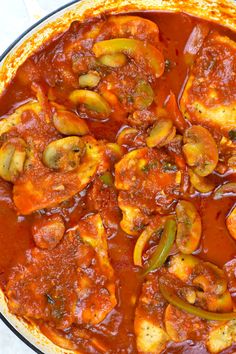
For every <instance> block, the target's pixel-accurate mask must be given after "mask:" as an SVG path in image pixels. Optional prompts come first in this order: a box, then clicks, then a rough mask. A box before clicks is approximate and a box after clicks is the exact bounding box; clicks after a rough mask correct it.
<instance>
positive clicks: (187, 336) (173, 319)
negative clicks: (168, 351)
mask: <svg viewBox="0 0 236 354" xmlns="http://www.w3.org/2000/svg"><path fill="white" fill-rule="evenodd" d="M164 323H165V328H166V332H167V334H168V335H169V336H170V339H171V340H173V341H174V342H183V341H185V340H191V339H195V338H196V335H197V336H199V337H200V336H201V332H203V331H206V329H207V323H206V321H205V320H203V319H201V318H198V317H196V316H193V315H191V314H189V313H187V312H185V311H182V310H180V309H178V308H177V307H175V306H173V305H170V304H169V305H168V306H167V308H166V310H165V315H164Z"/></svg>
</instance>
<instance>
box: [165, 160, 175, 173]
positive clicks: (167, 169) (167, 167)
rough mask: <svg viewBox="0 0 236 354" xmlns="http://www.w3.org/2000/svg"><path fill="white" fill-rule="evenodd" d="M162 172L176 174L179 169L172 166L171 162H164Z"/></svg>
mask: <svg viewBox="0 0 236 354" xmlns="http://www.w3.org/2000/svg"><path fill="white" fill-rule="evenodd" d="M162 170H163V171H164V172H176V171H178V168H177V166H176V165H175V164H172V163H171V162H164V163H163V165H162Z"/></svg>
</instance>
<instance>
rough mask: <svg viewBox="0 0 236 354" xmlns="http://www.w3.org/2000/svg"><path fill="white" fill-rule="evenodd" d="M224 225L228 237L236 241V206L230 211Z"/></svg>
mask: <svg viewBox="0 0 236 354" xmlns="http://www.w3.org/2000/svg"><path fill="white" fill-rule="evenodd" d="M226 225H227V228H228V230H229V233H230V235H231V236H232V237H233V238H234V239H235V240H236V206H235V207H234V208H233V209H232V210H231V212H230V214H229V216H228V217H227V219H226Z"/></svg>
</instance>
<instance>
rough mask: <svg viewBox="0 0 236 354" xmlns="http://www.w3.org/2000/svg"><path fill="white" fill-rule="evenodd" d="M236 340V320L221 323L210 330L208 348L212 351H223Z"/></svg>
mask: <svg viewBox="0 0 236 354" xmlns="http://www.w3.org/2000/svg"><path fill="white" fill-rule="evenodd" d="M235 342H236V320H232V321H229V322H227V323H225V324H221V323H219V324H218V326H217V328H214V329H213V330H211V331H210V333H209V337H208V341H207V349H208V350H209V351H210V353H221V352H222V351H223V350H224V349H226V348H229V347H230V346H231V345H233V344H235Z"/></svg>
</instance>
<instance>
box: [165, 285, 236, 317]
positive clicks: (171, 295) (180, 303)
mask: <svg viewBox="0 0 236 354" xmlns="http://www.w3.org/2000/svg"><path fill="white" fill-rule="evenodd" d="M159 289H160V292H161V294H162V296H163V297H164V299H165V300H167V301H168V302H169V303H170V304H171V305H173V306H175V307H177V308H179V309H180V310H183V311H186V312H187V313H190V314H191V315H195V316H198V317H200V318H202V319H204V320H209V321H230V320H233V319H236V312H225V313H218V312H211V311H206V310H203V309H201V308H199V307H196V306H194V305H191V304H189V303H187V302H185V301H184V300H182V299H181V298H180V297H179V296H178V295H176V294H175V292H174V289H172V288H170V287H169V286H167V285H165V284H163V283H162V282H161V280H160V281H159Z"/></svg>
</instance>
